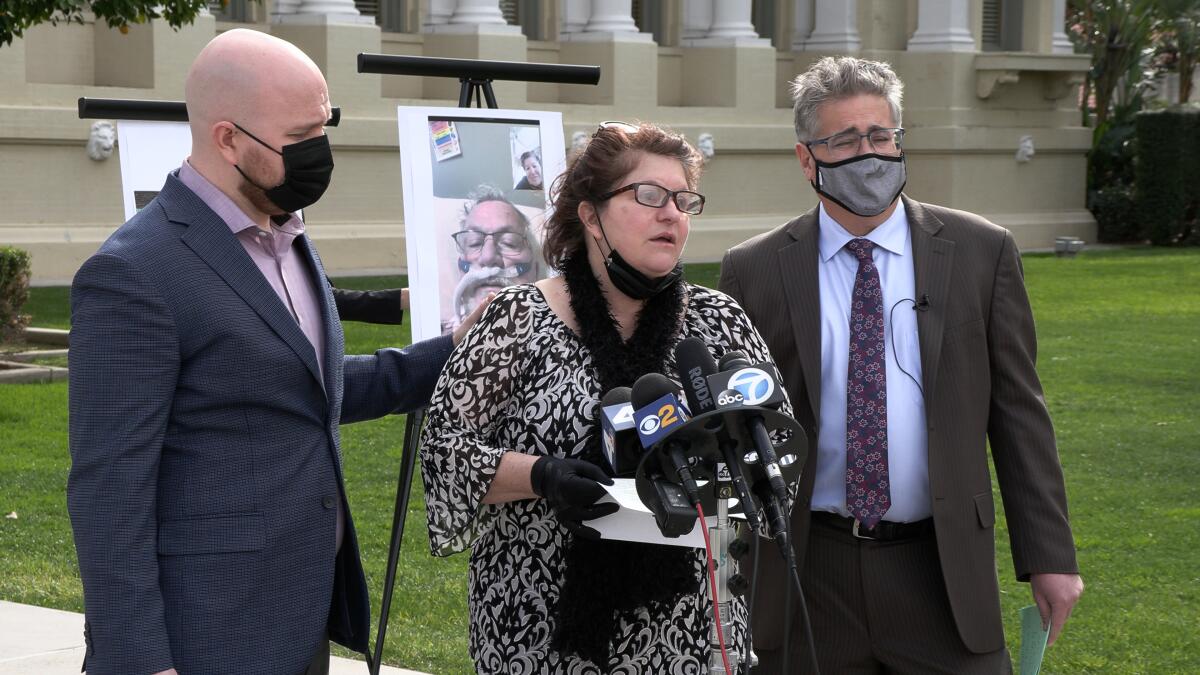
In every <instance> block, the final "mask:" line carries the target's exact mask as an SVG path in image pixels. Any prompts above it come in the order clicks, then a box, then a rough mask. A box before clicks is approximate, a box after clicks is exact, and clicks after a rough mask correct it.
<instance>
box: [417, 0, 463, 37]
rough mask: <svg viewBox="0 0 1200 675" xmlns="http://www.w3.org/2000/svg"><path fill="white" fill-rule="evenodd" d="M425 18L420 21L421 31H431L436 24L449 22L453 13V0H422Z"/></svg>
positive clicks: (440, 24) (441, 24)
mask: <svg viewBox="0 0 1200 675" xmlns="http://www.w3.org/2000/svg"><path fill="white" fill-rule="evenodd" d="M424 4H425V7H424V9H425V20H424V21H422V22H421V31H422V32H424V33H431V32H433V31H434V30H435V29H436V27H437V26H443V25H445V24H447V23H450V17H451V16H452V15H453V14H454V6H455V4H456V3H455V0H424Z"/></svg>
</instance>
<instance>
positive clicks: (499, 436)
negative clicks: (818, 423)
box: [421, 123, 790, 675]
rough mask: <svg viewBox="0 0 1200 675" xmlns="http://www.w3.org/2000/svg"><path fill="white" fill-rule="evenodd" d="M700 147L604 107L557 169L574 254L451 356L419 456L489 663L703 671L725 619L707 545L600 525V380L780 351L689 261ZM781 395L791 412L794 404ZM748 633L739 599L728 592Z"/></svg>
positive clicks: (564, 234) (434, 524)
mask: <svg viewBox="0 0 1200 675" xmlns="http://www.w3.org/2000/svg"><path fill="white" fill-rule="evenodd" d="M700 165H701V157H700V155H699V153H698V152H697V151H696V150H695V148H693V147H692V146H691V145H689V144H688V142H687V141H686V140H684V138H683V137H682V136H679V135H676V134H673V133H669V132H667V131H664V130H663V129H660V128H658V127H656V126H653V125H649V124H642V125H638V126H634V125H629V124H624V123H605V124H603V125H601V127H600V129H599V130H597V131H596V133H595V134H593V135H592V137H591V139H590V140H589V142H588V144H587V146H586V147H585V149H584V150H583V151H582V152H581V153H580V154H579V155H578V156H577V157H576V158H575V160H574V161H573V162H572V163H571V165H570V167H569V168H568V169H567V172H566V174H565V175H564V176H563V177H562V178H561V179H560V181H559V182H558V184H557V190H556V194H555V195H554V215H553V217H552V218H551V219H550V221H549V223H548V224H547V226H546V236H545V246H544V253H545V257H546V260H547V262H548V263H549V264H550V265H551V266H552V267H554V268H555V269H557V270H558V271H559V272H560V273H561V274H560V275H559V276H556V277H554V278H551V279H546V280H543V281H539V282H537V283H536V284H532V285H522V286H512V287H509V288H506V289H504V290H503V291H501V292H500V293H499V295H497V296H496V298H495V300H493V301H492V303H491V305H490V306H489V307H488V308H487V310H486V312H485V313H484V315H483V318H482V319H481V320H480V321H479V323H478V324H477V325H476V326H475V327H474V328H473V329H472V330H471V331H470V332H469V333H468V334H467V336H466V337H465V338H464V340H463V342H462V343H461V344H460V345H459V346H458V349H457V350H456V351H455V352H454V354H453V355H452V356H451V358H450V361H449V362H448V363H447V365H446V368H445V370H444V371H443V372H442V376H441V379H440V381H439V382H438V385H437V389H436V391H435V393H434V395H433V401H432V403H431V404H430V406H429V411H428V419H427V422H426V425H425V430H424V434H423V437H422V442H421V447H422V451H421V452H422V454H421V463H422V469H423V470H422V476H423V479H424V482H425V499H426V505H427V508H428V518H429V538H430V546H431V548H432V549H433V553H434V554H435V555H449V554H452V553H455V552H458V551H462V550H464V549H466V548H468V547H469V548H471V549H472V553H471V565H470V578H469V583H468V594H469V604H470V651H471V656H472V658H473V659H474V661H475V666H476V669H477V670H478V671H479V672H480V673H502V672H503V673H570V674H576V673H579V674H583V673H588V674H590V673H627V674H629V675H634V674H641V673H699V672H701V671H702V669H703V667H704V664H705V663H706V660H707V655H708V633H709V625H710V623H711V620H712V614H711V609H710V606H709V603H708V602H707V601H704V600H703V598H704V597H705V594H706V593H707V582H706V579H705V569H706V567H705V556H704V551H703V550H702V549H691V548H683V547H676V546H660V545H654V544H637V543H629V542H619V541H611V540H603V541H600V540H598V539H597V537H596V533H595V531H594V530H592V529H591V528H589V527H587V525H586V522H587V520H590V519H592V518H596V517H599V516H601V515H606V514H608V513H610V512H611V510H613V509H615V508H616V507H615V505H611V504H604V505H596V504H595V502H596V500H597V499H599V498H600V497H601V496H603V494H604V492H603V489H602V488H601V487H600V485H599V483H602V482H603V483H608V482H609V478H607V476H606V475H605V473H604V471H603V470H602V469H601V468H600V465H601V463H602V461H603V460H602V450H601V432H600V423H599V418H600V415H599V413H600V398H601V396H602V395H603V394H604V392H606V391H608V390H610V389H612V388H614V387H619V386H631V385H632V384H633V383H634V381H635V380H636V379H637V378H638V377H639V376H641V375H643V374H645V373H664V374H666V375H668V376H670V377H673V378H674V379H675V380H676V381H678V379H679V378H678V377H677V376H676V368H675V363H674V356H673V350H674V347H675V345H676V344H677V343H678V342H679V341H680V340H681V339H682V338H685V337H689V336H693V337H697V338H699V339H701V340H702V341H704V342H705V343H706V344H707V345H708V346H709V349H710V351H712V352H713V353H714V354H716V355H718V356H719V355H720V354H723V353H725V352H727V351H730V350H733V349H740V350H743V351H745V352H746V353H747V354H748V355H749V356H750V358H751V360H752V361H767V360H769V358H770V357H769V355H768V353H767V347H766V345H765V344H764V343H763V340H762V338H761V337H760V336H759V334H758V333H757V331H755V329H754V327H753V326H751V325H750V322H749V320H748V319H747V318H746V316H745V314H744V313H743V312H742V309H741V308H740V307H739V306H738V305H737V304H736V303H735V302H734V301H733V300H731V299H730V298H728V297H727V296H725V295H723V294H721V293H719V292H716V291H712V290H709V289H707V288H703V287H700V286H695V285H692V284H688V283H685V282H683V281H682V266H681V265H680V264H679V258H680V255H681V254H682V252H683V247H684V244H685V243H686V242H687V237H688V229H689V219H690V217H691V216H693V215H697V214H699V213H700V212H701V210H702V209H703V207H704V197H703V196H702V195H701V194H700V193H698V192H696V183H697V179H698V177H699V173H700ZM784 412H788V413H790V408H788V407H786V404H785V409H784ZM732 614H733V620H734V631H733V633H734V635H726V636H725V637H726V642H727V643H731V641H732V644H738V643H740V641H741V639H742V633H743V629H744V624H745V607H744V605H743V604H742V603H741V602H740V601H737V602H734V603H733V605H732Z"/></svg>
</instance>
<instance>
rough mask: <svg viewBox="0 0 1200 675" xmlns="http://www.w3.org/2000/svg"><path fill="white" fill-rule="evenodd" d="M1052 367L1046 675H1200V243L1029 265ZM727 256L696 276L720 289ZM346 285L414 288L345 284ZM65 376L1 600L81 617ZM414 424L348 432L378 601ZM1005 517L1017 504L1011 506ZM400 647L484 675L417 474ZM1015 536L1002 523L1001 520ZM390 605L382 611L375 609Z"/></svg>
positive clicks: (1, 395)
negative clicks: (1066, 590)
mask: <svg viewBox="0 0 1200 675" xmlns="http://www.w3.org/2000/svg"><path fill="white" fill-rule="evenodd" d="M1025 270H1026V277H1027V281H1028V285H1029V289H1030V294H1031V296H1032V300H1033V306H1034V311H1035V312H1036V314H1037V319H1038V334H1039V336H1040V345H1041V353H1040V357H1041V359H1040V370H1041V373H1042V378H1043V383H1044V385H1045V389H1046V398H1047V401H1048V403H1049V405H1050V410H1051V412H1052V413H1053V415H1054V419H1055V423H1056V427H1057V431H1058V438H1059V443H1060V452H1061V454H1062V461H1063V467H1064V470H1065V472H1066V477H1067V489H1068V492H1069V494H1070V500H1071V502H1070V503H1071V514H1072V520H1073V523H1074V527H1075V536H1076V540H1077V542H1078V545H1079V556H1080V564H1081V565H1082V566H1083V574H1084V579H1085V581H1086V583H1087V590H1086V591H1085V592H1084V596H1083V600H1082V601H1081V602H1080V604H1079V606H1078V607H1077V608H1076V611H1075V615H1074V617H1073V618H1072V620H1071V623H1070V624H1069V625H1068V627H1067V631H1066V633H1064V635H1063V637H1062V638H1061V641H1060V642H1059V644H1058V645H1056V646H1055V647H1053V648H1051V650H1050V652H1049V654H1048V656H1047V662H1046V665H1045V668H1044V669H1043V672H1046V673H1072V674H1073V673H1146V674H1154V675H1157V674H1159V673H1196V672H1200V642H1198V640H1197V627H1198V626H1200V571H1198V570H1200V525H1198V523H1200V488H1197V482H1196V481H1197V476H1200V453H1198V452H1197V448H1198V442H1197V439H1200V415H1197V414H1196V408H1197V404H1200V378H1198V377H1197V376H1196V374H1195V370H1194V364H1195V362H1196V361H1197V359H1198V358H1200V250H1197V249H1191V250H1149V249H1138V250H1127V251H1106V252H1085V253H1084V254H1082V255H1081V256H1080V257H1078V258H1076V259H1069V260H1068V259H1057V258H1054V257H1052V256H1046V255H1031V256H1026V258H1025ZM716 273H717V270H716V265H693V266H689V268H688V277H689V278H690V279H692V280H695V281H698V282H700V283H705V284H715V281H716ZM340 283H342V284H344V285H345V286H347V287H357V288H371V287H383V286H388V285H393V284H398V283H403V281H402V280H400V279H397V278H394V277H393V278H374V279H345V280H340ZM31 295H32V297H31V300H30V302H29V304H28V305H27V309H26V311H28V312H29V313H31V314H32V315H33V316H34V325H38V326H55V327H65V326H66V324H67V315H68V311H67V309H66V293H65V291H64V290H63V289H48V288H37V289H33V291H32V294H31ZM346 338H347V339H346V343H347V351H348V352H364V351H370V350H372V349H374V348H376V347H378V346H382V345H390V344H402V343H406V342H407V341H408V340H409V333H408V328H407V326H399V327H389V326H366V325H363V324H349V323H348V324H347V325H346ZM66 395H67V389H66V385H65V384H63V383H55V384H41V385H5V386H0V511H2V512H3V513H9V512H10V511H16V512H17V514H18V516H19V517H18V519H16V520H11V519H4V520H2V521H0V570H2V573H0V599H4V600H11V601H15V602H25V603H33V604H39V605H45V606H50V607H60V608H63V609H71V610H76V611H78V610H80V609H81V608H82V600H81V595H80V587H79V582H78V579H77V576H76V574H77V570H76V566H75V560H74V550H73V547H72V542H71V530H70V524H69V522H68V520H67V517H66V507H65V503H64V497H63V489H64V484H65V481H66V474H67V467H68V464H69V461H68V458H67V450H66V444H67V439H66V436H67V434H66V416H65V410H66ZM403 429H404V421H403V418H401V417H395V418H389V419H384V420H379V421H375V422H367V423H362V424H356V425H348V426H346V427H345V428H344V429H343V447H344V449H345V456H346V480H347V489H348V491H349V494H350V498H351V501H352V503H353V506H354V510H355V516H356V519H357V522H358V527H359V531H360V536H361V539H362V547H363V558H364V561H365V564H366V568H367V579H368V582H369V583H370V584H371V587H372V589H373V591H372V599H373V601H374V602H376V603H378V598H379V596H380V594H381V592H382V585H383V569H384V566H385V564H386V559H387V543H388V536H389V533H390V527H391V516H392V508H393V503H394V498H395V490H396V478H397V472H398V467H399V460H400V452H401V443H402V435H403ZM998 516H999V517H1002V516H1003V513H1000V514H998ZM408 522H409V528H408V532H407V536H406V539H405V545H404V550H403V553H402V558H401V566H400V571H399V574H398V578H397V582H396V599H395V602H394V604H393V609H392V621H391V624H390V626H391V628H390V632H389V639H388V644H387V649H386V651H385V654H386V656H385V658H386V661H387V662H388V663H392V664H395V665H402V666H406V667H409V668H414V669H417V670H424V671H428V672H434V673H462V672H469V671H470V661H469V659H468V658H467V655H466V630H467V628H466V618H465V617H466V602H465V576H466V564H467V558H466V556H465V555H459V556H455V557H453V558H449V559H435V558H432V557H430V555H429V553H428V541H427V538H426V534H425V531H424V508H423V502H422V500H421V498H420V481H417V484H416V487H415V492H414V499H413V502H412V508H411V509H410V512H409V521H408ZM1000 529H1002V530H1003V524H1002V523H1001V525H1000ZM998 550H999V561H1000V580H1001V588H1002V590H1003V593H1004V598H1003V601H1004V612H1005V623H1006V626H1007V627H1008V629H1009V635H1010V643H1009V644H1010V648H1012V649H1013V650H1014V654H1015V653H1016V652H1015V650H1016V649H1017V644H1016V637H1017V636H1016V628H1017V619H1016V617H1017V610H1018V609H1019V608H1020V607H1021V606H1024V605H1026V604H1029V603H1030V602H1031V600H1030V596H1029V591H1028V588H1027V587H1026V586H1025V585H1023V584H1017V583H1015V582H1014V581H1013V572H1012V564H1011V562H1010V560H1009V557H1008V554H1007V535H1006V534H1004V535H1002V536H1001V537H1000V539H999V541H998ZM376 611H377V608H376Z"/></svg>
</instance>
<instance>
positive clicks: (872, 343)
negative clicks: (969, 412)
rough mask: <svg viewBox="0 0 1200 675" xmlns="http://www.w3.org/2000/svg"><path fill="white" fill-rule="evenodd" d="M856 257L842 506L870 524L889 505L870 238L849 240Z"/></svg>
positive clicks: (878, 299) (878, 304) (879, 325)
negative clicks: (844, 484)
mask: <svg viewBox="0 0 1200 675" xmlns="http://www.w3.org/2000/svg"><path fill="white" fill-rule="evenodd" d="M846 248H848V249H849V250H850V252H851V253H853V254H854V255H855V257H857V258H858V274H856V275H855V277H854V294H853V295H852V296H851V303H850V363H849V366H848V368H847V378H846V508H847V509H848V510H849V511H850V517H851V518H857V519H858V520H859V521H860V522H861V523H862V524H863V526H864V527H867V528H872V527H875V525H876V523H878V522H879V520H880V519H881V518H883V514H885V513H887V510H888V507H890V506H891V505H892V497H891V491H890V490H889V481H888V452H887V377H886V372H885V366H886V361H885V357H884V351H883V349H884V348H883V292H882V290H881V289H880V287H879V270H878V269H876V268H875V261H874V260H873V259H872V258H871V250H872V249H874V248H875V244H874V242H871V241H869V240H867V239H853V240H851V241H849V242H847V244H846Z"/></svg>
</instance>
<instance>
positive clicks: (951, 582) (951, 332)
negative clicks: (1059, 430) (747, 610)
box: [720, 197, 1078, 653]
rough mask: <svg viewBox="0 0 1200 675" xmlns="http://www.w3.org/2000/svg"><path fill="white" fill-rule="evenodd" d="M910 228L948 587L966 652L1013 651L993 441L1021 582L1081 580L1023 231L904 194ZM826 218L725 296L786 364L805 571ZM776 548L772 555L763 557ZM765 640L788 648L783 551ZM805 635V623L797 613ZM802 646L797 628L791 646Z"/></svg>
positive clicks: (732, 275)
mask: <svg viewBox="0 0 1200 675" xmlns="http://www.w3.org/2000/svg"><path fill="white" fill-rule="evenodd" d="M903 200H904V206H905V207H906V208H907V213H908V220H909V226H910V229H911V232H912V248H913V265H914V266H915V268H916V269H915V273H916V291H917V294H918V297H920V295H921V294H927V295H928V298H929V303H928V309H927V310H926V311H922V312H919V313H918V315H917V330H918V334H919V339H920V345H921V369H922V374H923V378H922V379H923V380H924V381H923V383H922V388H923V389H924V392H925V410H926V423H927V425H928V430H929V436H928V438H929V443H928V453H929V482H930V493H931V497H932V499H933V503H932V504H931V508H932V511H933V519H934V525H935V529H936V531H937V545H938V553H939V556H940V559H941V565H942V572H943V577H944V579H945V583H946V591H947V593H948V595H949V598H950V606H951V608H952V610H953V613H954V619H955V622H956V623H957V626H958V631H959V634H960V635H961V636H962V640H963V643H964V644H965V645H966V647H967V648H968V649H970V650H971V651H974V652H980V653H982V652H989V651H995V650H997V649H1000V648H1001V647H1003V646H1004V631H1003V626H1002V624H1001V619H1000V595H999V585H998V581H997V574H996V560H995V534H994V523H995V511H994V506H993V503H992V486H991V479H990V476H989V472H988V453H987V442H988V441H990V442H991V448H992V457H993V462H994V464H995V468H996V475H997V478H998V480H999V483H1000V492H1001V496H1002V498H1003V502H1004V509H1005V515H1006V517H1007V520H1008V528H1009V534H1010V541H1011V546H1012V555H1013V562H1014V563H1015V566H1016V572H1017V578H1018V579H1019V580H1021V581H1027V580H1028V579H1029V575H1030V574H1031V573H1035V572H1062V573H1074V572H1077V571H1078V569H1077V566H1076V562H1075V546H1074V542H1073V540H1072V538H1071V528H1070V525H1069V524H1068V521H1067V503H1066V494H1065V490H1064V487H1063V477H1062V469H1061V467H1060V466H1059V462H1058V451H1057V449H1056V447H1055V443H1054V429H1053V427H1052V425H1051V422H1050V416H1049V413H1048V412H1047V410H1046V405H1045V401H1044V399H1043V397H1042V388H1041V383H1040V382H1039V381H1038V376H1037V372H1036V370H1035V367H1034V366H1035V360H1036V351H1037V341H1036V338H1035V336H1034V327H1033V314H1032V312H1031V310H1030V307H1029V298H1028V296H1027V294H1026V292H1025V285H1024V281H1023V276H1022V271H1021V259H1020V255H1019V253H1018V251H1017V247H1016V244H1015V243H1014V242H1013V238H1012V235H1011V234H1010V233H1009V232H1008V231H1007V230H1005V229H1003V228H1001V227H998V226H996V225H993V224H992V223H990V222H988V221H986V220H984V219H983V218H980V217H979V216H976V215H973V214H970V213H966V212H963V211H955V210H952V209H947V208H942V207H939V206H933V205H928V204H922V203H919V202H915V201H913V200H910V199H908V197H903ZM817 232H818V225H817V209H813V210H812V211H809V212H808V213H806V214H804V215H803V216H800V217H799V218H796V219H795V220H793V221H791V222H789V223H787V224H785V225H783V226H781V227H779V228H776V229H775V230H772V231H770V232H767V233H765V234H762V235H760V236H758V237H755V238H753V239H750V240H749V241H746V242H744V243H742V244H740V245H738V246H736V247H734V248H733V249H731V250H730V251H729V252H728V253H727V254H726V255H725V259H724V261H723V262H722V264H721V282H720V289H721V290H722V291H724V292H726V293H728V294H729V295H731V296H733V297H734V298H735V299H736V300H737V301H738V302H739V303H740V304H741V305H742V307H744V308H745V310H746V312H747V314H749V316H750V319H751V320H752V321H753V322H754V324H755V325H756V326H757V327H758V330H759V331H760V332H761V333H762V335H763V337H764V338H765V339H766V341H767V345H768V346H769V347H770V349H771V354H772V356H773V357H774V359H775V362H776V363H777V364H778V366H779V369H780V373H781V375H782V377H783V380H784V384H785V386H786V387H787V389H788V393H789V394H790V395H791V400H792V405H793V406H794V407H795V415H796V419H797V421H799V422H800V423H801V424H802V425H803V426H804V428H805V429H806V430H807V432H808V436H809V445H810V447H811V448H813V449H814V450H813V451H811V452H810V453H809V456H808V461H807V464H806V467H805V471H804V474H803V478H802V480H801V486H800V491H799V496H798V498H797V501H796V504H795V506H794V508H793V510H792V530H793V537H794V540H793V541H794V542H796V544H795V546H796V555H797V557H798V564H799V565H800V566H801V567H803V564H804V563H803V555H804V549H805V547H806V542H807V541H808V526H809V514H810V510H809V508H810V506H809V505H810V500H811V498H812V491H813V476H814V475H815V470H814V468H815V465H816V452H815V448H816V430H817V429H818V428H819V425H818V415H819V414H820V410H821V402H820V396H821V331H820V313H821V308H820V293H819V289H818V281H817V264H818V260H819V258H818V251H817ZM769 550H770V549H768V548H764V549H763V551H769ZM760 565H761V567H760V575H761V576H760V577H759V582H758V588H759V594H758V597H757V598H756V600H755V617H754V638H755V645H756V646H757V647H760V648H762V649H778V648H779V647H780V646H781V643H782V637H783V636H782V632H783V631H782V628H781V627H782V626H783V598H784V595H783V593H781V592H780V589H784V588H788V587H789V584H788V579H787V576H786V575H785V568H784V567H783V565H782V564H781V563H780V562H779V556H778V555H771V554H764V555H763V560H762V562H761V563H760ZM792 626H794V627H796V629H797V631H799V629H800V626H801V622H800V621H799V620H798V619H796V618H795V617H793V621H792ZM799 639H802V638H801V637H800V635H799V633H798V632H797V634H796V635H794V636H793V640H799Z"/></svg>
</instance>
